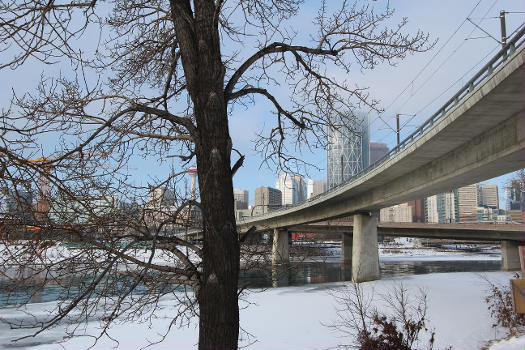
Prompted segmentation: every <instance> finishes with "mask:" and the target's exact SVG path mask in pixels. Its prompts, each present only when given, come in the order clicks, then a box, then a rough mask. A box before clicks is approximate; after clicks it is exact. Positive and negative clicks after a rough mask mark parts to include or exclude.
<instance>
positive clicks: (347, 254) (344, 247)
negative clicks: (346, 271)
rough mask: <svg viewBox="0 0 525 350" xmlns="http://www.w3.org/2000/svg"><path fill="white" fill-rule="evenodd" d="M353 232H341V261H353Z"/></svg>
mask: <svg viewBox="0 0 525 350" xmlns="http://www.w3.org/2000/svg"><path fill="white" fill-rule="evenodd" d="M352 240H353V237H352V233H351V232H343V233H341V262H342V263H345V264H347V263H350V262H351V261H352Z"/></svg>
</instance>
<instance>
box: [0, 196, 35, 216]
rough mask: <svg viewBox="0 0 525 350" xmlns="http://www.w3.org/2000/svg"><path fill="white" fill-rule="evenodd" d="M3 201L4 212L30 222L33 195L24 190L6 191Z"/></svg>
mask: <svg viewBox="0 0 525 350" xmlns="http://www.w3.org/2000/svg"><path fill="white" fill-rule="evenodd" d="M3 201H4V203H3V207H4V210H6V212H7V213H8V214H9V215H12V216H14V217H16V218H18V219H23V220H30V218H31V212H32V206H33V194H32V193H31V192H30V191H27V190H22V189H18V190H10V191H6V195H5V197H4V198H3Z"/></svg>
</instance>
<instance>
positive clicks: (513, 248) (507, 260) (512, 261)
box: [501, 241, 521, 271]
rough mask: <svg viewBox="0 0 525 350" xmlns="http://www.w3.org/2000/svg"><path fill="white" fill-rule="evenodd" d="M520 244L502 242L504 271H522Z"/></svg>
mask: <svg viewBox="0 0 525 350" xmlns="http://www.w3.org/2000/svg"><path fill="white" fill-rule="evenodd" d="M518 246H519V244H518V243H516V242H512V241H501V269H502V270H503V271H510V270H519V269H520V266H521V265H520V254H519V251H518Z"/></svg>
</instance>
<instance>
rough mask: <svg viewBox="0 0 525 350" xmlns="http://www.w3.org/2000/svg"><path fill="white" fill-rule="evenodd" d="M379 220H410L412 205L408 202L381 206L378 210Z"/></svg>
mask: <svg viewBox="0 0 525 350" xmlns="http://www.w3.org/2000/svg"><path fill="white" fill-rule="evenodd" d="M379 218H380V221H381V222H412V207H410V206H409V205H408V203H403V204H398V205H394V206H391V207H388V208H383V209H381V210H380V211H379Z"/></svg>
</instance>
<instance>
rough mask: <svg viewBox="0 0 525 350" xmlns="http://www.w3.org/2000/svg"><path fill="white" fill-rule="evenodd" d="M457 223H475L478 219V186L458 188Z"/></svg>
mask: <svg viewBox="0 0 525 350" xmlns="http://www.w3.org/2000/svg"><path fill="white" fill-rule="evenodd" d="M457 191H458V213H459V221H476V220H477V219H478V214H477V211H478V184H477V183H476V184H472V185H468V186H464V187H460V188H458V190H457Z"/></svg>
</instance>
